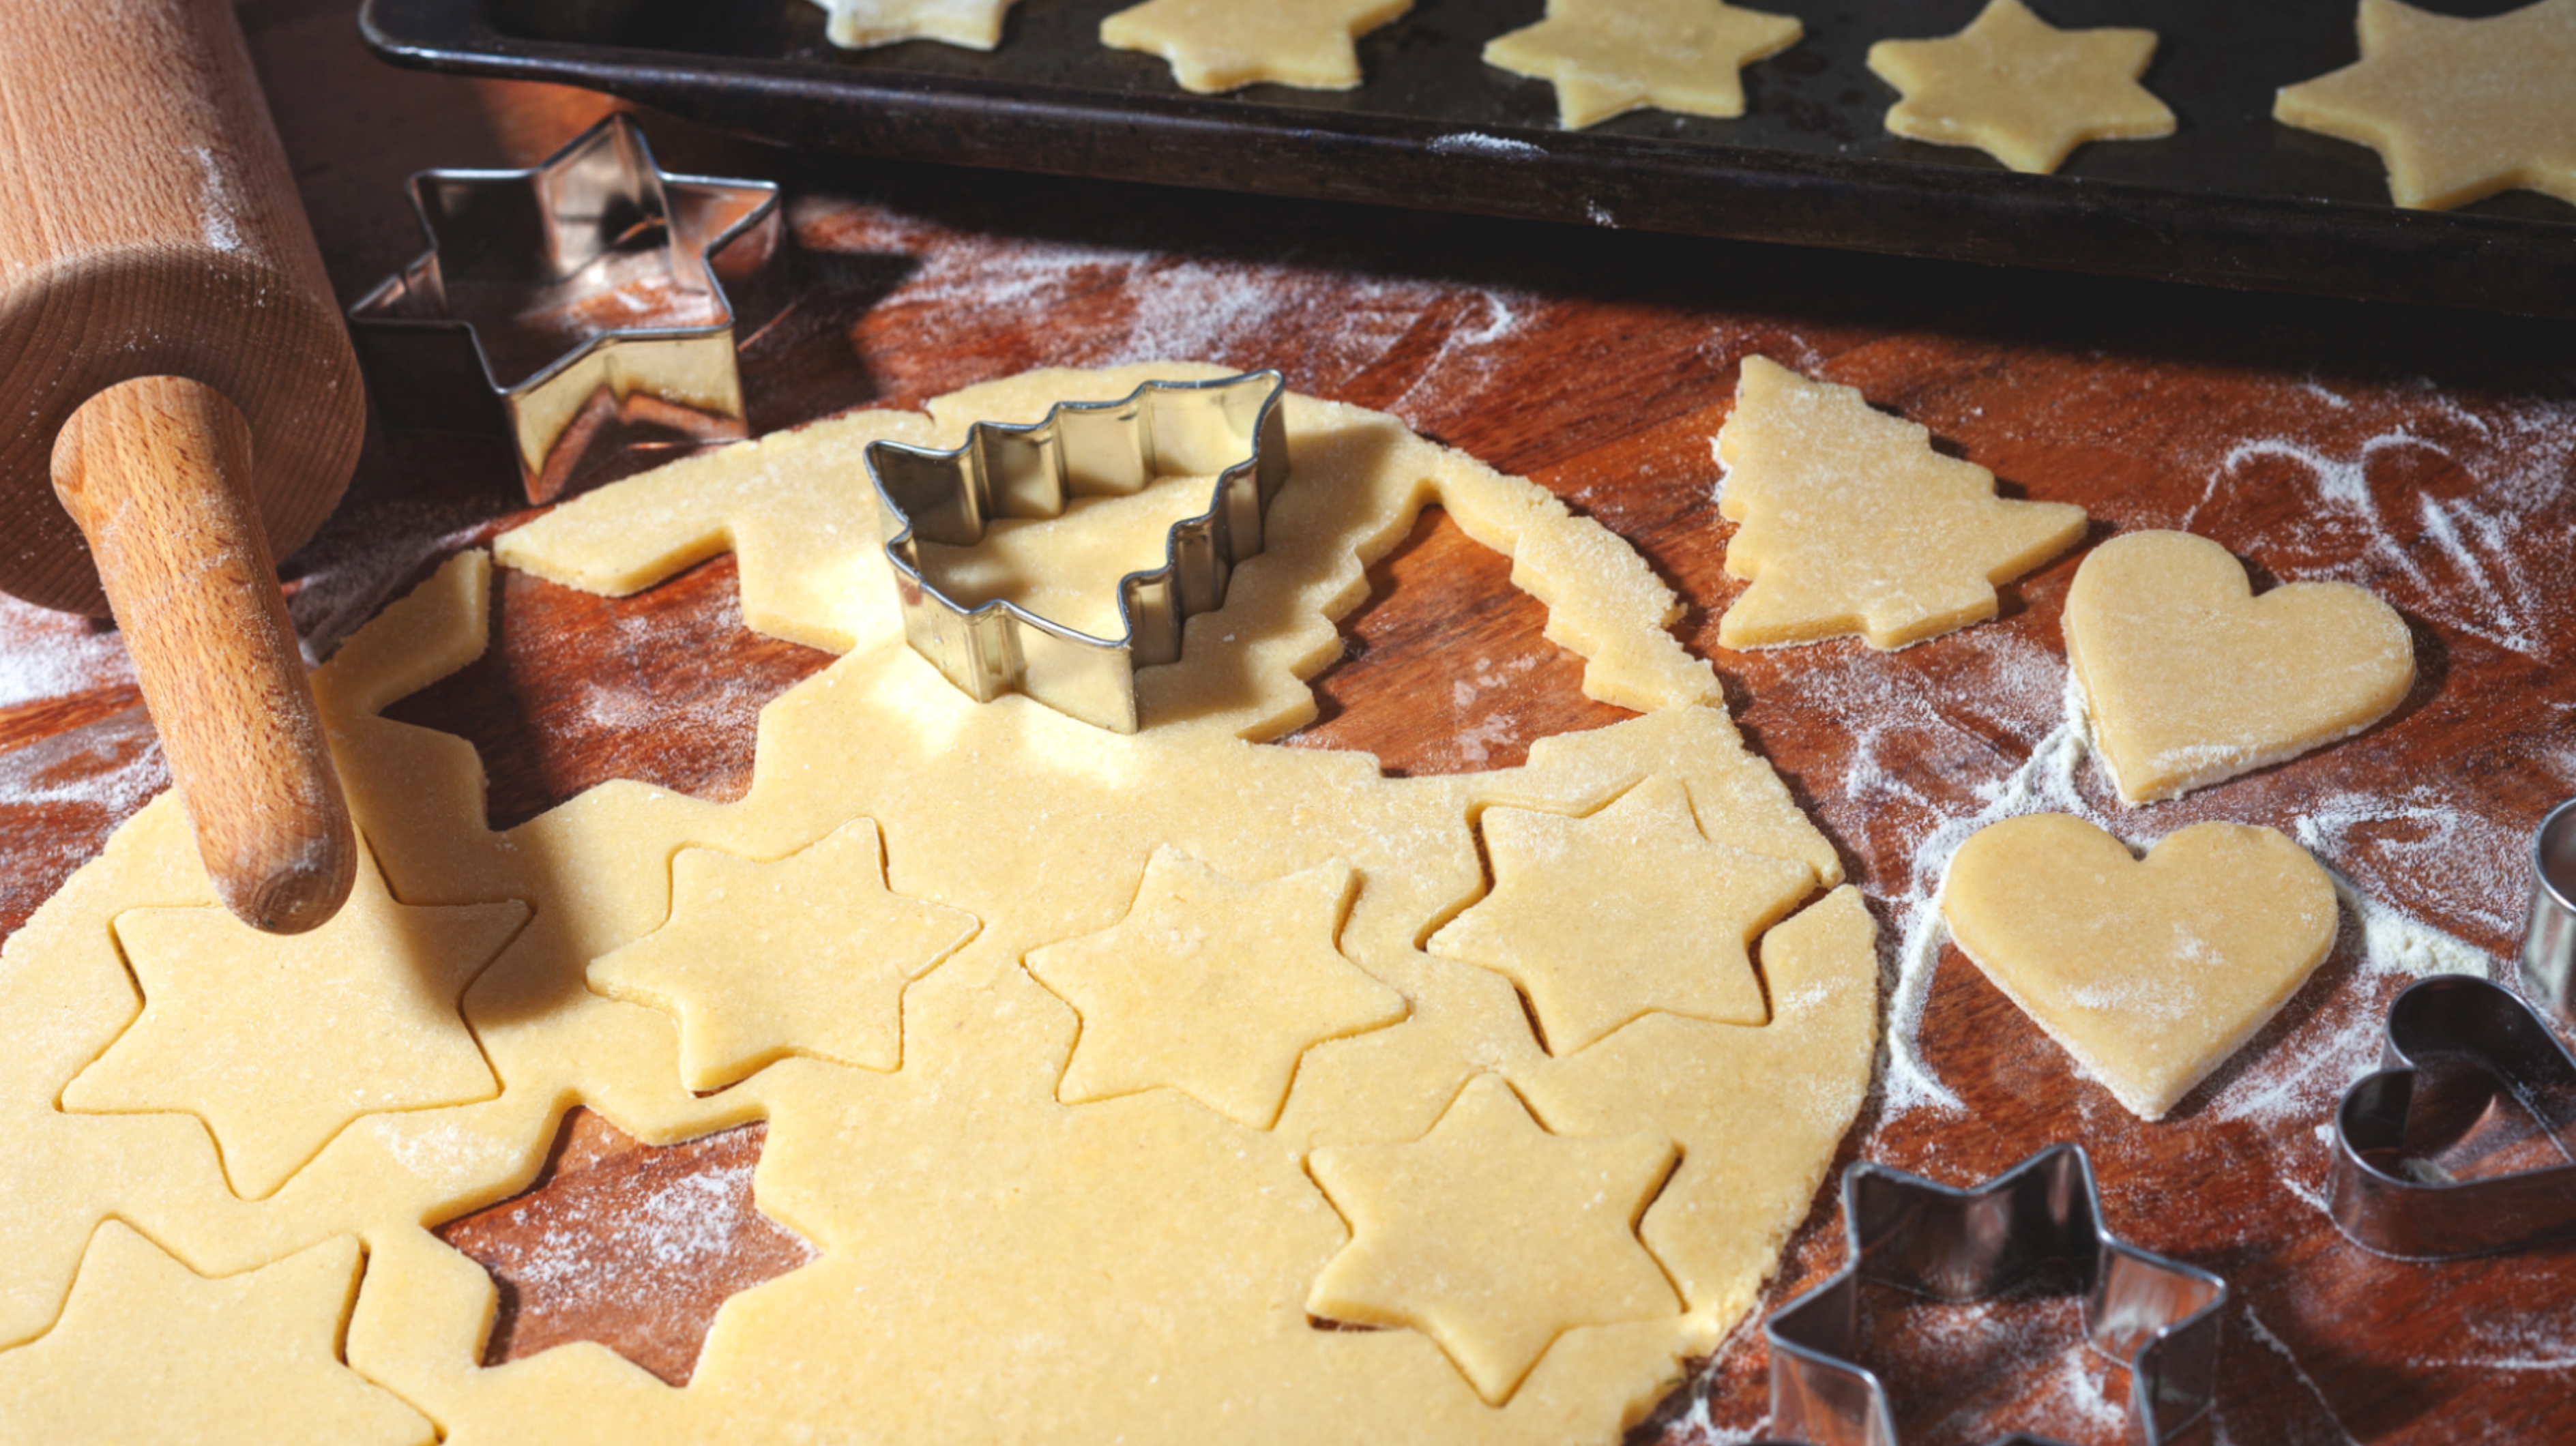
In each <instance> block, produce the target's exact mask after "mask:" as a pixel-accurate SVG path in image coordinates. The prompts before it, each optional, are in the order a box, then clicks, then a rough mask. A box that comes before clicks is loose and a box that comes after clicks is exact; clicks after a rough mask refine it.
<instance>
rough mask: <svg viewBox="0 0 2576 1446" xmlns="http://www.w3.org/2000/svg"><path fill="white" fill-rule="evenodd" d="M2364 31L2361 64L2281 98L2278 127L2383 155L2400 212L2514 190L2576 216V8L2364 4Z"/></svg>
mask: <svg viewBox="0 0 2576 1446" xmlns="http://www.w3.org/2000/svg"><path fill="white" fill-rule="evenodd" d="M2354 24H2355V29H2356V30H2358V31H2359V33H2360V39H2361V59H2359V60H2358V61H2355V62H2354V63H2353V64H2351V65H2347V66H2345V67H2344V68H2343V69H2341V70H2337V71H2332V72H2329V73H2327V74H2325V75H2321V76H2318V77H2317V78H2316V79H2314V80H2306V81H2301V82H2300V83H2298V84H2297V85H2290V86H2283V87H2282V88H2281V92H2280V94H2279V95H2278V96H2277V97H2275V98H2274V100H2273V102H2272V117H2273V119H2275V120H2277V121H2279V122H2281V124H2283V125H2287V126H2296V127H2298V128H2299V129H2301V130H2308V131H2315V132H2317V133H2318V134H2320V135H2329V136H2333V137H2335V138H2336V139H2338V140H2347V141H2351V142H2354V143H2355V144H2357V145H2365V146H2368V147H2370V148H2371V149H2372V150H2375V151H2377V152H2379V156H2380V159H2381V160H2382V161H2384V162H2386V163H2387V166H2388V195H2389V199H2390V200H2392V201H2395V202H2396V203H2397V204H2398V205H2400V206H2409V207H2414V208H2417V209H2420V210H2429V211H2444V210H2449V209H2450V208H2452V207H2454V206H2465V205H2468V204H2469V203H2470V202H2472V201H2476V200H2480V199H2483V198H2485V197H2487V196H2491V195H2494V194H2495V193H2496V192H2498V191H2511V190H2532V191H2540V192H2544V193H2546V194H2548V195H2552V196H2555V197H2557V198H2558V199H2559V200H2562V201H2565V202H2568V203H2569V204H2571V205H2576V85H2571V84H2569V83H2568V77H2569V76H2570V75H2576V0H2540V3H2539V4H2536V5H2526V6H2524V7H2522V8H2521V9H2519V10H2512V11H2508V12H2506V13H2505V14H2502V15H2497V16H2492V17H2487V18H2482V19H2468V18H2463V17H2458V16H2451V15H2437V14H2434V13H2432V12H2430V11H2426V10H2418V9H2416V8H2415V7H2414V6H2411V5H2405V4H2401V3H2399V0H2361V8H2360V11H2359V13H2358V14H2357V15H2356V16H2355V18H2354Z"/></svg>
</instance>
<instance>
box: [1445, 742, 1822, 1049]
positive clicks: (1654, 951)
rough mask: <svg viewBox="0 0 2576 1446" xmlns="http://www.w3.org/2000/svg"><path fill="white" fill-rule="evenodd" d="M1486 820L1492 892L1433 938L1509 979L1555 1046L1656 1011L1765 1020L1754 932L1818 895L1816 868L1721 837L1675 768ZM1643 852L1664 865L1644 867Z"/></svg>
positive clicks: (1491, 812)
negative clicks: (1588, 796) (1696, 814)
mask: <svg viewBox="0 0 2576 1446" xmlns="http://www.w3.org/2000/svg"><path fill="white" fill-rule="evenodd" d="M1479 828H1480V829H1481V831H1482V832H1483V834H1484V836H1485V852H1486V855H1487V857H1488V858H1489V859H1490V860H1491V862H1492V865H1493V870H1494V891H1493V892H1492V893H1490V894H1488V895H1486V896H1485V897H1484V898H1483V899H1481V900H1478V901H1477V903H1476V904H1475V906H1474V907H1472V908H1470V909H1468V910H1467V911H1466V912H1465V913H1463V914H1460V915H1459V916H1458V917H1457V918H1455V919H1453V920H1451V921H1450V922H1449V923H1448V924H1446V925H1444V926H1443V927H1442V928H1441V930H1440V932H1438V933H1436V934H1434V935H1432V936H1431V942H1430V943H1429V944H1427V945H1425V946H1424V947H1425V948H1427V949H1429V950H1430V951H1431V952H1432V953H1434V954H1437V955H1439V956H1441V957H1442V958H1444V959H1456V960H1459V961H1460V962H1462V963H1468V964H1473V965H1476V966H1477V967H1479V968H1483V969H1491V970H1493V971H1494V972H1495V973H1497V974H1500V975H1502V976H1503V977H1504V978H1506V979H1509V980H1511V981H1512V983H1513V984H1514V985H1515V986H1517V987H1518V988H1519V989H1520V990H1521V992H1522V993H1524V994H1526V995H1528V996H1529V1001H1530V1006H1531V1008H1532V1009H1533V1010H1534V1011H1535V1012H1536V1014H1537V1016H1538V1024H1539V1028H1540V1030H1541V1031H1542V1034H1543V1039H1542V1042H1543V1043H1545V1044H1546V1046H1547V1048H1548V1051H1549V1053H1551V1054H1556V1055H1568V1054H1573V1053H1574V1052H1576V1051H1577V1050H1581V1049H1585V1048H1588V1047H1589V1046H1591V1045H1592V1044H1593V1043H1594V1042H1596V1041H1598V1040H1599V1039H1600V1038H1601V1037H1602V1036H1603V1035H1606V1034H1608V1033H1610V1032H1611V1031H1612V1030H1615V1029H1617V1028H1619V1027H1620V1026H1621V1025H1623V1024H1627V1023H1629V1022H1630V1021H1632V1020H1634V1019H1636V1018H1637V1017H1638V1016H1640V1015H1642V1014H1645V1013H1647V1012H1649V1011H1653V1010H1661V1011H1664V1012H1666V1013H1670V1014H1681V1015H1687V1016H1690V1017H1691V1018H1694V1019H1706V1020H1712V1021H1715V1022H1717V1023H1720V1024H1760V1023H1762V1021H1763V1013H1764V1011H1763V1004H1762V985H1761V982H1760V981H1759V980H1757V979H1755V978H1754V976H1753V961H1752V959H1751V957H1750V950H1751V947H1752V943H1753V939H1754V937H1755V936H1756V935H1758V934H1760V933H1761V932H1762V931H1763V930H1765V929H1767V928H1769V927H1771V925H1772V924H1773V923H1775V922H1777V921H1778V920H1779V919H1780V917H1781V916H1782V915H1784V914H1786V913H1788V912H1789V911H1790V910H1791V909H1792V908H1795V907H1796V906H1797V905H1798V903H1799V901H1800V900H1802V899H1804V898H1806V897H1807V895H1808V894H1809V893H1811V892H1813V891H1814V889H1815V887H1816V875H1815V872H1814V870H1812V869H1810V868H1809V867H1808V866H1807V865H1805V864H1803V863H1801V862H1799V861H1798V860H1796V859H1783V858H1773V857H1769V856H1766V855H1762V854H1756V853H1748V852H1746V851H1745V850H1743V849H1738V848H1730V847H1728V846H1727V845H1725V844H1720V843H1711V842H1710V841H1709V840H1708V839H1706V838H1704V837H1702V836H1701V834H1700V830H1699V825H1698V824H1697V823H1695V822H1693V821H1692V818H1691V806H1690V795H1689V793H1688V792H1687V791H1686V790H1684V789H1683V787H1682V786H1681V785H1680V784H1679V783H1676V782H1674V781H1673V780H1672V779H1669V778H1650V779H1647V780H1646V781H1645V782H1643V783H1640V784H1638V785H1637V786H1636V787H1635V788H1632V789H1630V790H1628V791H1627V792H1626V793H1624V794H1622V795H1620V798H1619V801H1618V802H1617V803H1614V804H1612V805H1610V806H1609V807H1608V808H1605V809H1602V810H1601V811H1600V812H1598V813H1595V814H1593V815H1591V816H1590V817H1588V818H1566V817H1563V816H1561V815H1558V814H1553V813H1541V812H1536V811H1533V810H1529V809H1519V808H1492V809H1487V810H1486V811H1485V813H1484V816H1483V818H1482V820H1481V821H1480V824H1479ZM1641 857H1650V858H1653V859H1655V860H1656V862H1657V864H1658V867H1657V868H1656V869H1655V870H1654V871H1652V872H1651V873H1641V872H1640V871H1639V870H1638V868H1637V860H1638V859H1639V858H1641Z"/></svg>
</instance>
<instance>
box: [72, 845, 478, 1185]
mask: <svg viewBox="0 0 2576 1446" xmlns="http://www.w3.org/2000/svg"><path fill="white" fill-rule="evenodd" d="M527 917H528V910H527V906H526V905H524V904H518V903H494V904H476V905H467V906H460V907H450V908H428V909H421V908H412V907H409V906H407V905H404V904H401V903H398V902H396V901H395V899H394V897H393V895H392V894H391V893H389V892H387V891H386V888H385V883H384V880H383V878H382V877H380V876H379V875H378V873H377V872H376V869H375V866H374V865H373V864H371V863H370V864H365V865H362V866H361V867H360V868H359V870H358V877H357V884H356V887H355V888H353V889H352V890H351V891H350V894H349V902H348V903H347V904H346V905H344V906H343V907H342V908H341V910H340V912H339V913H337V914H335V915H333V916H332V917H331V920H330V922H329V923H326V924H324V925H323V926H322V927H320V928H318V929H315V930H313V931H311V932H310V933H304V934H293V935H278V934H263V933H261V932H259V931H258V930H256V929H253V928H251V927H250V926H249V925H247V924H244V923H242V922H241V921H240V920H238V919H236V918H234V917H233V915H232V913H231V911H230V910H227V909H219V908H211V907H203V906H200V907H196V908H178V909H167V908H163V909H155V908H142V909H134V910H130V911H128V912H126V913H123V914H120V915H118V916H117V919H116V923H115V930H116V939H117V943H118V945H119V947H120V948H121V949H122V951H123V952H124V955H125V958H126V960H127V962H128V963H129V964H130V965H131V966H132V968H133V970H134V978H135V981H136V982H137V983H138V984H140V985H141V986H142V990H143V1007H142V1009H141V1011H140V1012H139V1013H137V1014H136V1015H135V1016H134V1023H133V1025H132V1027H131V1028H128V1029H127V1030H125V1031H124V1032H123V1033H121V1034H119V1035H118V1036H117V1037H116V1041H115V1043H113V1044H111V1045H109V1046H108V1047H107V1052H106V1053H105V1054H103V1055H101V1056H99V1058H98V1060H97V1062H96V1063H93V1064H91V1065H90V1066H89V1067H88V1068H87V1069H84V1070H82V1071H81V1072H80V1074H79V1075H77V1076H75V1077H74V1078H73V1079H72V1081H71V1082H70V1084H69V1085H67V1086H66V1087H65V1088H64V1090H63V1108H65V1109H67V1110H75V1111H80V1112H83V1113H117V1112H131V1111H145V1110H181V1111H186V1112H188V1113H190V1114H193V1115H196V1116H197V1117H199V1118H200V1119H202V1120H204V1121H205V1124H206V1129H207V1131H208V1132H209V1133H211V1134H212V1135H213V1136H214V1138H215V1144H216V1148H217V1150H218V1151H219V1152H220V1153H221V1155H222V1157H223V1163H224V1173H225V1174H226V1175H227V1176H228V1177H229V1178H230V1179H231V1181H232V1186H233V1190H234V1192H235V1193H237V1194H239V1195H240V1196H242V1197H243V1198H244V1199H249V1200H257V1199H263V1198H266V1197H267V1196H269V1195H271V1194H274V1193H275V1192H276V1190H277V1187H278V1186H280V1185H282V1184H284V1183H285V1182H286V1179H287V1177H288V1176H290V1175H292V1174H294V1173H295V1171H296V1170H297V1169H298V1168H300V1167H301V1166H302V1165H303V1164H304V1163H305V1162H306V1161H308V1160H310V1159H312V1158H313V1156H314V1155H315V1154H316V1153H317V1152H319V1151H320V1150H321V1149H322V1147H323V1146H324V1145H325V1144H327V1143H329V1142H330V1139H331V1137H332V1136H334V1135H336V1134H338V1133H339V1132H340V1131H341V1130H342V1129H344V1128H346V1127H347V1126H348V1124H349V1123H350V1122H351V1121H352V1120H355V1119H357V1118H359V1117H360V1116H362V1115H368V1114H377V1113H381V1112H383V1111H386V1110H421V1109H433V1108H436V1107H438V1106H441V1105H458V1104H464V1103H467V1102H469V1101H472V1100H478V1099H488V1098H490V1097H491V1096H493V1095H495V1094H498V1093H499V1092H500V1082H499V1081H497V1080H495V1079H494V1078H493V1077H492V1070H491V1067H490V1066H489V1065H487V1064H485V1063H484V1062H483V1055H482V1053H481V1051H479V1050H477V1049H476V1048H475V1047H474V1036H473V1035H471V1034H470V1033H468V1032H467V1031H466V1028H465V1020H464V1019H463V1017H462V1016H461V1015H460V1014H459V1013H458V1009H457V1002H458V999H459V997H460V996H461V995H463V994H464V992H465V986H466V983H467V981H469V980H471V979H472V978H473V977H474V976H475V975H476V974H478V973H480V972H482V969H483V967H484V966H485V965H487V964H489V963H491V962H492V958H493V956H494V955H497V954H499V953H500V952H501V947H502V946H503V945H504V944H506V943H508V942H509V940H510V936H512V935H513V934H516V933H518V932H519V926H520V925H522V924H524V923H525V922H527ZM307 1015H309V1016H311V1017H314V1018H316V1019H318V1020H322V1021H327V1027H325V1028H321V1029H317V1030H314V1031H311V1032H309V1033H304V1034H300V1035H282V1032H281V1030H280V1027H279V1021H280V1020H282V1019H291V1018H296V1017H299V1016H307ZM288 1040H291V1041H292V1042H291V1043H287V1041H288ZM282 1045H283V1046H284V1047H283V1048H281V1046H282ZM290 1061H291V1063H290Z"/></svg>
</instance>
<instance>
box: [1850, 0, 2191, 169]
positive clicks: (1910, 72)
mask: <svg viewBox="0 0 2576 1446" xmlns="http://www.w3.org/2000/svg"><path fill="white" fill-rule="evenodd" d="M2155 54H2156V33H2155V32H2154V31H2152V30H2130V29H2120V28H2111V27H2106V28H2102V29H2096V30H2060V29H2058V28H2057V27H2056V26H2053V25H2051V24H2049V23H2048V22H2047V21H2045V20H2042V19H2040V18H2039V17H2038V16H2037V15H2035V14H2032V13H2031V11H2030V8H2029V7H2028V6H2026V5H2024V4H2022V3H2021V0H1990V3H1989V4H1988V5H1987V6H1986V8H1985V9H1984V10H1982V11H1980V12H1978V14H1977V18H1976V19H1974V20H1972V21H1970V22H1969V23H1968V28H1967V29H1965V30H1962V31H1960V32H1959V33H1958V34H1956V35H1949V36H1943V37H1942V38H1940V39H1937V40H1882V41H1879V42H1878V43H1877V44H1875V45H1872V46H1871V47H1870V48H1869V68H1870V70H1871V71H1872V72H1873V73H1875V74H1876V75H1877V76H1878V78H1879V79H1881V80H1884V81H1886V82H1887V83H1888V84H1889V85H1892V86H1894V87H1896V89H1897V91H1898V92H1899V94H1901V95H1902V96H1903V97H1904V98H1903V99H1901V100H1899V101H1898V102H1897V103H1896V104H1895V105H1894V106H1892V107H1890V108H1889V109H1888V112H1887V129H1888V130H1889V131H1890V132H1891V133H1892V134H1895V135H1900V136H1905V137H1907V138H1909V139H1912V140H1918V141H1929V142H1931V143H1933V144H1934V145H1943V146H1974V147H1976V148H1977V149H1978V150H1981V151H1984V152H1985V153H1986V154H1988V155H1990V156H1993V157H1994V158H1995V159H1996V160H1999V161H2001V162H2003V163H2004V164H2005V165H2007V166H2010V167H2012V168H2013V169H2014V170H2016V171H2032V172H2048V171H2054V170H2056V169H2057V168H2058V167H2059V166H2060V165H2062V164H2063V163H2064V162H2065V160H2066V157H2067V155H2068V153H2070V152H2072V151H2073V150H2074V149H2075V148H2076V147H2077V146H2080V145H2082V144H2084V143H2085V142H2087V141H2105V140H2146V139H2150V138H2153V137H2156V136H2169V135H2172V134H2173V132H2174V114H2173V112H2172V110H2170V109H2168V108H2167V107H2166V105H2165V103H2164V102H2163V101H2160V100H2158V99H2156V98H2155V96H2154V94H2153V93H2151V92H2150V91H2148V89H2147V88H2146V87H2145V86H2143V85H2140V84H2138V77H2140V76H2142V75H2144V74H2146V73H2147V63H2148V62H2149V61H2151V60H2153V59H2154V58H2155Z"/></svg>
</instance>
